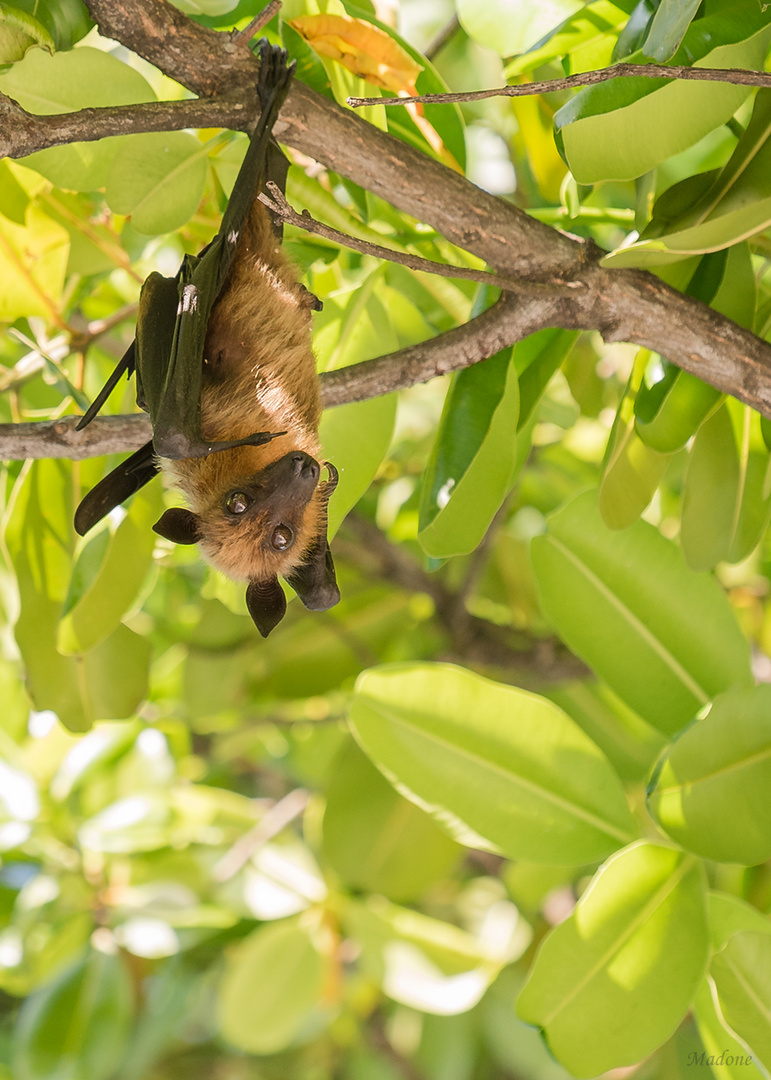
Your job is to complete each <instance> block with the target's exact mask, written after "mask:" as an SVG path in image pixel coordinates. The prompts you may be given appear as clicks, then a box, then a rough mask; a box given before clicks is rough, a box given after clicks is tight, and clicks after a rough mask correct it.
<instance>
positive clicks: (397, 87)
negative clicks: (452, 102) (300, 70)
mask: <svg viewBox="0 0 771 1080" xmlns="http://www.w3.org/2000/svg"><path fill="white" fill-rule="evenodd" d="M289 25H290V26H292V27H293V28H294V29H295V30H296V31H297V33H298V34H300V35H301V36H302V37H303V38H304V39H305V40H306V41H307V42H308V44H309V45H310V46H311V47H312V48H314V49H315V50H316V52H317V53H319V54H320V55H321V56H329V57H330V58H331V59H332V60H337V62H338V63H339V64H343V66H344V67H347V68H348V70H349V71H352V72H353V74H354V75H358V76H359V78H361V79H365V80H366V81H367V82H369V83H372V84H373V86H380V87H383V89H385V90H391V91H393V93H395V94H398V93H399V92H401V93H403V94H404V93H406V94H408V95H410V96H411V95H413V94H415V93H417V91H416V90H415V80H416V79H417V77H418V75H419V74H420V72H421V71H422V70H423V68H422V67H421V65H420V64H418V63H417V62H416V61H415V60H413V58H412V57H411V56H410V54H409V53H408V52H405V50H404V49H403V48H402V47H401V45H399V44H397V42H395V41H394V39H393V38H392V37H390V36H389V35H388V34H387V33H386V32H385V31H384V30H381V29H380V27H379V26H375V25H374V24H373V23H370V22H367V21H366V20H365V19H354V18H353V17H352V16H351V15H301V16H299V17H298V18H296V19H292V20H291V21H290V23H289Z"/></svg>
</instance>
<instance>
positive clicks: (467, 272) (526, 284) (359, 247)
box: [258, 180, 581, 296]
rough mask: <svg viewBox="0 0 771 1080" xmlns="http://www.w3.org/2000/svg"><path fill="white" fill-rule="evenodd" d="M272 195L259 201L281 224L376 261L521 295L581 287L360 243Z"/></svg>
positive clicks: (275, 190) (274, 187) (274, 188)
mask: <svg viewBox="0 0 771 1080" xmlns="http://www.w3.org/2000/svg"><path fill="white" fill-rule="evenodd" d="M266 187H267V189H268V192H269V195H259V196H258V198H259V200H260V202H262V203H264V205H265V206H267V207H268V209H269V210H270V211H271V212H272V213H273V215H274V217H277V218H278V219H279V220H280V221H283V222H284V223H285V224H287V225H294V226H295V227H296V228H298V229H304V230H305V231H306V232H309V233H313V234H315V235H316V236H323V237H324V239H325V240H332V241H333V242H334V243H335V244H340V245H341V246H342V247H347V248H351V250H352V251H359V252H361V254H362V255H372V256H374V257H375V258H377V259H386V260H387V261H388V262H394V263H399V265H400V266H407V267H409V269H410V270H419V271H421V272H422V273H424V274H438V275H439V276H440V277H447V278H460V280H461V281H478V282H479V283H480V284H481V285H492V286H493V287H494V288H496V289H506V290H508V291H509V292H515V293H519V294H520V295H523V294H524V295H529V294H531V295H535V296H543V295H545V292H546V290H548V292H549V293H550V294H551V295H552V296H559V295H564V296H569V295H570V292H571V291H572V290H574V289H580V288H581V282H580V281H550V282H548V283H545V282H540V281H526V280H525V279H523V278H511V277H507V276H506V275H505V274H494V273H491V271H489V270H473V269H472V268H471V267H470V266H452V265H450V264H449V263H438V262H433V261H432V260H431V259H423V258H421V256H420V255H411V254H410V253H409V252H406V251H395V250H394V249H393V248H389V247H383V245H382V244H372V243H370V242H369V241H368V240H359V239H358V238H357V237H354V236H349V235H348V234H347V233H342V232H340V231H339V230H338V229H333V228H331V227H330V226H329V225H324V224H323V223H322V222H321V221H316V220H315V218H312V217H311V215H310V213H309V211H308V210H303V211H302V213H299V214H298V213H297V211H296V210H294V209H293V208H292V207H291V206H290V205H289V203H288V202H287V200H286V199H285V197H284V195H283V193H282V191H281V189H280V188H279V186H278V184H274V183H273V182H272V181H271V180H269V181H268V182H267V184H266Z"/></svg>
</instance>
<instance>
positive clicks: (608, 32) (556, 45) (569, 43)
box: [506, 0, 629, 81]
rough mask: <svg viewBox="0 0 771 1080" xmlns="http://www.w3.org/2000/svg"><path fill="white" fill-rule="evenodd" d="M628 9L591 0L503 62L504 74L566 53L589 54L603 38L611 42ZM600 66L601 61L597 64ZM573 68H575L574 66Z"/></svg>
mask: <svg viewBox="0 0 771 1080" xmlns="http://www.w3.org/2000/svg"><path fill="white" fill-rule="evenodd" d="M532 10H533V11H534V12H535V11H537V10H541V11H543V10H544V5H543V4H540V5H535V4H533V5H532ZM628 18H629V13H628V12H627V11H625V10H624V9H623V8H622V7H620V6H618V5H616V4H612V3H610V2H609V0H596V2H595V3H593V4H586V5H585V6H584V7H581V8H580V9H579V10H578V11H575V12H574V13H573V14H572V15H569V16H568V18H567V19H565V20H564V22H562V23H560V25H559V26H558V27H557V28H556V30H554V31H553V32H552V33H550V34H548V36H546V38H545V39H543V38H542V39H541V40H540V41H538V42H536V43H535V44H534V45H533V46H532V47H530V48H529V49H528V50H527V52H524V53H521V54H520V55H519V56H515V57H514V58H513V59H512V60H509V61H508V63H507V64H506V78H507V80H508V81H512V79H513V76H515V75H520V74H521V73H522V72H525V71H532V70H533V69H534V68H537V67H541V66H542V65H544V64H546V63H548V62H549V61H550V60H554V59H555V58H556V57H560V56H565V55H566V54H567V55H569V56H570V58H571V67H573V63H572V61H574V59H575V57H576V56H579V57H581V68H580V70H585V69H584V67H583V59H584V57H586V55H587V54H592V53H594V51H595V50H596V49H598V48H602V47H603V46H604V44H605V42H606V41H610V42H612V41H613V40H614V35H615V34H616V33H617V32H618V30H619V29H620V28H621V27H622V26H623V25H624V24H625V23H626V22H627V20H628ZM597 66H601V65H597ZM574 70H575V69H574Z"/></svg>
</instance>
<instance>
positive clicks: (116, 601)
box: [57, 484, 163, 655]
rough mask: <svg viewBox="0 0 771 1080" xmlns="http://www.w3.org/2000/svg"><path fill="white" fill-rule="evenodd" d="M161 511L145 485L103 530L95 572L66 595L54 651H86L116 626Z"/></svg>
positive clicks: (140, 574)
mask: <svg viewBox="0 0 771 1080" xmlns="http://www.w3.org/2000/svg"><path fill="white" fill-rule="evenodd" d="M162 510H163V500H162V498H161V491H160V485H156V484H151V485H149V486H148V487H146V488H143V489H142V490H141V491H140V492H138V493H137V494H136V496H135V497H134V498H133V499H132V501H131V505H130V507H129V510H128V513H127V515H126V516H125V518H124V519H123V521H122V522H121V523H120V525H119V526H118V528H117V529H116V530H115V531H114V533H112V534H110V533H107V534H106V535H107V536H108V537H109V545H108V547H107V550H106V552H105V554H104V558H103V560H102V562H101V566H100V568H99V570H98V572H97V573H96V575H95V576H94V577H93V579H92V580H91V581H89V583H88V585H87V587H86V589H85V591H84V592H83V593H82V594H80V595H78V594H77V593H75V594H74V595H73V594H72V593H71V594H70V597H69V603H68V604H67V609H68V610H67V611H66V613H65V615H64V617H63V619H62V621H61V623H60V624H59V632H58V637H57V648H58V649H59V651H60V652H62V653H64V654H65V655H66V654H70V655H72V654H74V653H83V652H86V651H87V650H88V649H91V648H93V646H94V645H97V644H99V642H100V641H104V639H105V638H106V637H108V636H109V635H110V634H111V633H112V632H113V631H114V630H116V629H117V627H118V625H119V623H120V620H121V619H122V618H123V616H124V615H125V614H126V612H127V611H128V610H129V608H130V607H131V606H132V605H133V604H134V602H135V600H136V598H137V595H138V593H139V590H140V589H141V587H142V585H143V583H144V581H145V578H146V577H147V571H148V570H149V568H150V566H151V565H152V561H153V549H154V547H155V539H156V537H155V533H154V532H153V531H152V526H153V523H154V522H155V521H157V520H158V517H159V516H160V514H161V512H162ZM104 531H105V532H106V530H104ZM100 535H101V534H100Z"/></svg>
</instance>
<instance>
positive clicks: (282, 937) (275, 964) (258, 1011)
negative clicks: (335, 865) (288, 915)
mask: <svg viewBox="0 0 771 1080" xmlns="http://www.w3.org/2000/svg"><path fill="white" fill-rule="evenodd" d="M324 974H325V964H324V960H323V958H322V956H321V955H320V953H319V951H318V949H317V948H316V946H315V944H314V942H313V940H312V938H311V936H310V935H309V934H308V933H307V932H306V931H305V930H304V929H303V927H302V925H301V924H300V922H299V921H298V920H297V919H285V920H282V921H281V922H278V923H274V924H272V925H270V924H269V925H267V926H263V927H261V928H260V929H259V930H255V932H254V933H253V934H250V935H249V937H248V938H246V939H245V940H244V941H243V942H242V943H241V944H240V945H239V946H238V947H237V948H236V949H235V950H234V951H233V952H232V953H231V954H230V955H229V956H228V958H227V961H226V965H225V974H224V976H223V978H222V983H221V984H220V993H219V998H218V1005H217V1011H218V1016H219V1026H220V1030H221V1032H222V1035H223V1037H224V1038H225V1039H227V1040H228V1042H230V1043H232V1044H233V1045H234V1046H237V1047H238V1048H239V1049H241V1050H246V1051H247V1052H248V1053H250V1054H275V1053H277V1052H278V1051H280V1050H284V1049H285V1048H286V1047H287V1046H289V1045H290V1044H291V1043H292V1042H293V1041H294V1039H295V1038H297V1036H298V1035H299V1034H300V1032H301V1031H302V1029H303V1027H304V1026H305V1025H306V1024H307V1023H309V1021H310V1020H311V1018H312V1017H313V1015H314V1014H316V1013H317V1012H318V1010H319V1008H320V1002H321V994H322V990H323V986H324Z"/></svg>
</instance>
